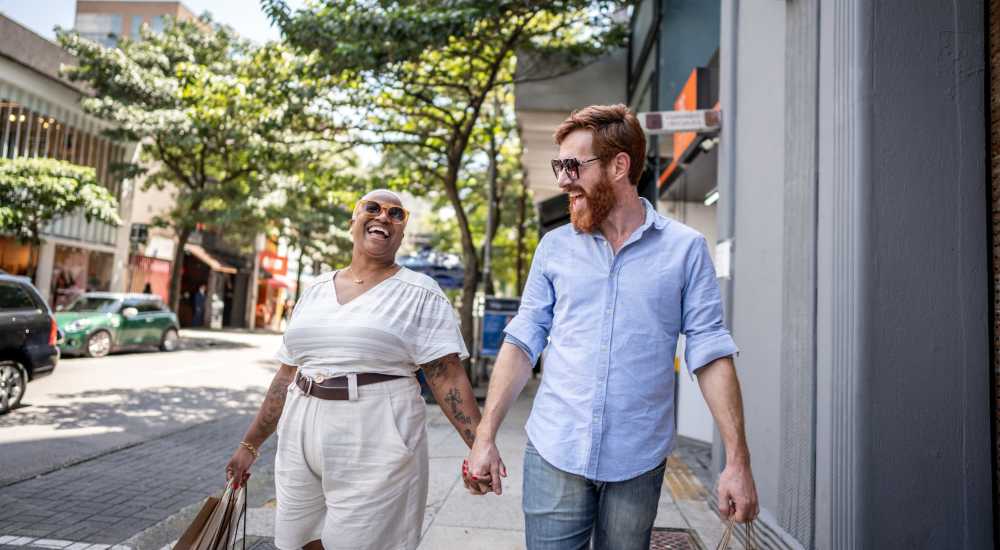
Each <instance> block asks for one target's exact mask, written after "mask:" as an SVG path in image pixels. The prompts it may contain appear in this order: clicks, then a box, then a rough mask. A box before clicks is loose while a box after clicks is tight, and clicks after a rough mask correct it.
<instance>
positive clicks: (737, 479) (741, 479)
mask: <svg viewBox="0 0 1000 550" xmlns="http://www.w3.org/2000/svg"><path fill="white" fill-rule="evenodd" d="M718 496H719V512H721V513H722V517H724V518H732V519H733V520H735V521H736V522H738V523H746V522H748V521H750V520H752V519H756V518H757V514H758V513H760V506H759V505H758V503H757V487H756V485H754V482H753V473H752V472H751V471H750V464H749V462H736V463H732V464H726V469H725V470H723V471H722V475H720V476H719V487H718Z"/></svg>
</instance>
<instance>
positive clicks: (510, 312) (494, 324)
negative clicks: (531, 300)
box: [479, 296, 521, 357]
mask: <svg viewBox="0 0 1000 550" xmlns="http://www.w3.org/2000/svg"><path fill="white" fill-rule="evenodd" d="M484 305H485V307H484V308H483V322H482V325H481V326H482V331H483V332H482V337H481V338H480V339H479V342H480V344H479V345H480V348H479V356H480V357H496V356H497V354H498V353H500V346H501V345H502V344H503V338H504V336H503V329H504V328H505V327H506V326H507V323H509V322H510V320H511V319H513V318H514V316H515V315H517V308H518V307H520V305H521V300H519V299H517V298H495V297H492V296H487V297H486V302H485V304H484Z"/></svg>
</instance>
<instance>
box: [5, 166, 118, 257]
mask: <svg viewBox="0 0 1000 550" xmlns="http://www.w3.org/2000/svg"><path fill="white" fill-rule="evenodd" d="M76 213H81V214H83V216H84V218H85V219H86V220H87V221H88V222H91V221H99V222H103V223H106V224H109V225H113V226H118V225H121V223H122V222H121V219H120V218H119V217H118V201H116V200H115V198H114V196H113V195H112V194H111V192H110V191H108V189H107V188H105V187H104V186H103V185H101V184H100V183H99V182H98V181H97V174H96V172H95V171H94V169H93V168H88V167H85V166H78V165H76V164H72V163H69V162H66V161H61V160H54V159H40V158H31V159H29V158H17V159H13V160H10V159H0V233H8V234H12V235H13V236H14V238H16V239H18V240H19V241H21V242H25V243H28V244H30V245H31V255H32V258H31V259H30V260H29V261H28V265H30V266H34V265H35V257H34V256H35V251H36V249H37V248H38V245H39V244H41V242H42V239H41V232H42V228H43V227H45V225H47V224H48V223H50V222H52V221H53V220H56V219H57V218H61V217H63V216H69V215H72V214H76ZM31 269H34V267H32V268H31Z"/></svg>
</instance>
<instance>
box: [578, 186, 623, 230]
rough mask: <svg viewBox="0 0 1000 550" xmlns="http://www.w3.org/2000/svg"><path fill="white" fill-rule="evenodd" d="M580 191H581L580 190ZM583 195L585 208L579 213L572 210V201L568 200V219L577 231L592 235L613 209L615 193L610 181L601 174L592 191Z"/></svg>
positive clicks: (584, 192)
mask: <svg viewBox="0 0 1000 550" xmlns="http://www.w3.org/2000/svg"><path fill="white" fill-rule="evenodd" d="M580 190H581V191H583V189H582V188H580ZM583 195H584V197H585V198H586V200H587V206H586V207H584V208H583V210H582V211H580V212H579V213H577V210H576V209H575V208H573V199H570V205H569V219H570V221H571V222H573V227H575V228H576V229H577V230H578V231H583V232H584V233H593V232H594V230H595V229H597V228H598V227H600V225H601V224H602V223H604V220H606V219H607V218H608V214H610V213H611V209H612V208H614V207H615V191H614V189H613V188H612V187H611V179H610V178H608V176H607V174H601V180H600V181H598V182H597V185H595V186H594V189H593V190H591V191H589V192H588V191H583Z"/></svg>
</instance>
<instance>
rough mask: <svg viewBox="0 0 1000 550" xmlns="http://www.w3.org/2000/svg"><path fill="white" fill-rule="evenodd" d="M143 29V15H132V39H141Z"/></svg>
mask: <svg viewBox="0 0 1000 550" xmlns="http://www.w3.org/2000/svg"><path fill="white" fill-rule="evenodd" d="M140 29H142V16H140V15H133V16H132V33H131V34H130V36H131V37H132V40H139V30H140Z"/></svg>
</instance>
